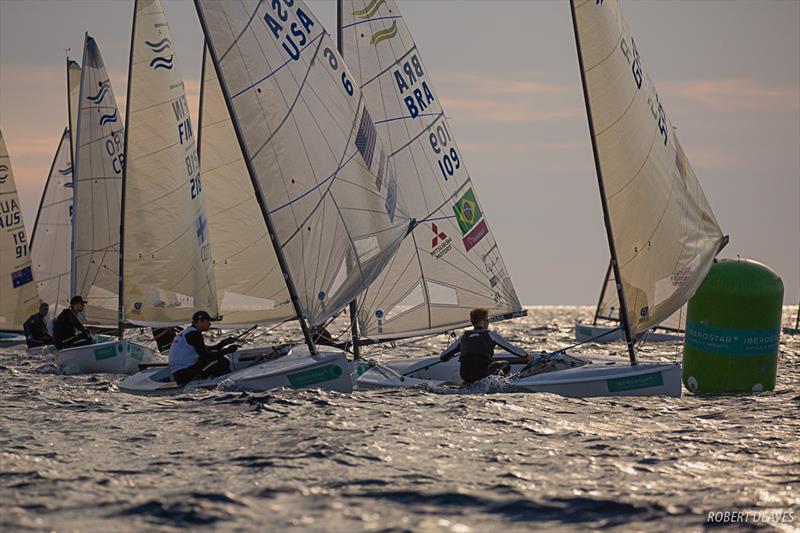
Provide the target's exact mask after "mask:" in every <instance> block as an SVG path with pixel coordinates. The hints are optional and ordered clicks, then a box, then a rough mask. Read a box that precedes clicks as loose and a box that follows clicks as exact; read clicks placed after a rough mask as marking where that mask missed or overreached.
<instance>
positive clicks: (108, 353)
mask: <svg viewBox="0 0 800 533" xmlns="http://www.w3.org/2000/svg"><path fill="white" fill-rule="evenodd" d="M116 356H117V350H116V349H115V348H114V345H111V346H104V347H103V348H97V349H96V350H95V351H94V360H95V361H102V360H103V359H111V358H112V357H116Z"/></svg>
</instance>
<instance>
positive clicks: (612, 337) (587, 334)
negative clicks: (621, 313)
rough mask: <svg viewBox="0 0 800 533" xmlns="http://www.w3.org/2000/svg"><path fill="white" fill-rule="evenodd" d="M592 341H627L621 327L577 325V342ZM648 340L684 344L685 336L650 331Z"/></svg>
mask: <svg viewBox="0 0 800 533" xmlns="http://www.w3.org/2000/svg"><path fill="white" fill-rule="evenodd" d="M601 335H602V337H601ZM592 339H595V340H594V341H593V342H597V343H603V342H614V341H621V340H625V332H624V331H622V330H621V329H619V327H610V326H594V325H591V324H580V323H579V324H575V340H576V341H578V342H587V341H590V340H592ZM646 339H647V342H683V335H678V334H671V333H659V332H656V331H650V332H649V333H648V334H647V337H646Z"/></svg>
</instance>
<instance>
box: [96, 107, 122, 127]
mask: <svg viewBox="0 0 800 533" xmlns="http://www.w3.org/2000/svg"><path fill="white" fill-rule="evenodd" d="M117 120H119V117H118V116H117V110H116V109H115V110H114V112H113V113H111V114H110V115H103V116H102V117H100V125H101V126H105V125H106V124H111V123H113V122H116V121H117Z"/></svg>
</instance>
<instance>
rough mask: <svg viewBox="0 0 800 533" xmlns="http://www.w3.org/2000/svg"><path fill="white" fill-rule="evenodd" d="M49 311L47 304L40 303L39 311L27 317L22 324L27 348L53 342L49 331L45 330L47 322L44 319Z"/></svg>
mask: <svg viewBox="0 0 800 533" xmlns="http://www.w3.org/2000/svg"><path fill="white" fill-rule="evenodd" d="M49 311H50V306H49V305H47V304H46V303H44V302H42V303H40V304H39V312H38V313H36V314H33V315H31V316H30V317H28V320H26V321H25V323H24V324H23V325H22V328H23V329H24V330H25V342H27V343H28V348H35V347H37V346H46V345H48V344H53V338H52V337H51V336H50V332H48V331H47V324H46V323H45V321H44V319H45V317H47V313H48V312H49Z"/></svg>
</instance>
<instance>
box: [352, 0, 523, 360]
mask: <svg viewBox="0 0 800 533" xmlns="http://www.w3.org/2000/svg"><path fill="white" fill-rule="evenodd" d="M338 15H339V16H338V21H339V32H338V34H339V36H340V42H341V48H342V50H341V51H342V54H343V56H344V57H345V59H346V60H347V61H348V63H349V64H350V65H351V66H352V67H353V73H354V75H355V76H356V81H357V82H358V83H359V84H360V86H361V89H362V91H363V94H364V96H365V99H366V102H367V107H368V108H369V109H370V110H371V112H372V113H374V119H375V124H376V125H377V126H378V127H379V131H380V133H381V134H383V138H384V139H386V140H387V150H388V152H387V154H386V155H387V156H388V157H389V158H390V159H391V160H392V161H393V162H394V164H395V168H396V174H394V173H393V174H390V175H389V176H388V177H387V178H386V179H385V180H384V183H378V184H377V185H378V186H379V187H387V186H393V184H396V186H397V188H398V190H400V191H401V192H402V193H403V195H404V197H405V199H406V205H407V206H408V209H409V213H410V215H411V216H412V217H414V218H415V219H416V220H417V224H416V226H415V228H414V230H413V231H412V232H411V234H410V235H409V236H408V237H407V238H406V239H405V240H404V241H403V243H402V244H401V246H400V249H399V250H398V252H397V254H396V255H395V256H394V257H393V258H392V260H391V262H390V263H389V265H388V266H387V268H386V269H385V270H384V271H383V272H382V273H381V275H380V276H379V277H378V278H377V279H376V280H375V281H374V282H373V283H372V284H371V285H370V286H369V288H368V289H367V290H366V291H364V293H362V294H361V296H360V297H359V300H358V306H357V307H358V324H357V325H358V329H357V330H356V333H357V334H358V335H359V337H358V338H357V339H355V340H354V344H356V345H359V344H361V345H369V344H372V343H376V342H386V341H390V340H395V339H401V338H407V337H419V336H424V335H432V334H436V333H442V332H446V331H451V330H454V329H457V328H461V327H464V326H466V325H468V324H469V320H468V317H469V312H470V310H471V309H473V308H475V307H483V308H486V309H487V310H488V311H489V316H490V320H491V321H492V322H499V321H502V320H508V319H513V318H518V317H522V316H525V315H526V314H527V313H526V311H525V310H524V309H523V308H522V305H521V304H520V301H519V298H518V297H517V294H516V291H515V289H514V285H513V283H512V281H511V276H510V275H509V273H508V269H507V268H506V265H505V263H504V261H503V258H502V255H501V253H500V249H499V247H498V245H497V242H496V241H495V238H494V235H493V234H492V232H491V229H490V226H489V223H488V218H487V214H486V213H485V210H484V209H483V207H482V206H481V203H480V200H479V196H478V193H477V187H476V186H475V184H474V183H473V182H472V179H471V177H470V174H469V171H468V170H467V167H466V164H465V160H464V159H465V157H464V153H463V152H462V151H461V149H460V148H459V146H458V145H457V143H456V141H455V138H454V137H453V131H452V128H451V127H450V125H449V124H448V120H447V117H446V116H445V112H444V109H443V108H442V105H441V101H440V99H439V96H438V94H437V93H436V91H435V90H434V87H433V83H432V81H431V79H430V77H429V71H428V68H427V67H426V65H425V64H424V62H423V58H422V55H421V53H420V50H419V49H418V47H417V46H416V44H415V43H414V40H413V38H412V37H411V34H410V33H409V31H408V28H407V27H406V24H405V22H404V21H403V19H402V17H401V15H400V12H399V10H398V9H397V6H396V5H395V2H394V1H385V2H384V1H381V0H375V1H363V0H349V1H344V2H342V1H339V2H338Z"/></svg>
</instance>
